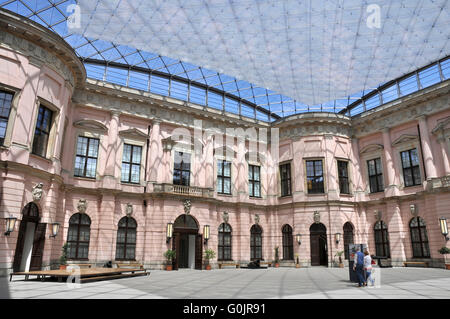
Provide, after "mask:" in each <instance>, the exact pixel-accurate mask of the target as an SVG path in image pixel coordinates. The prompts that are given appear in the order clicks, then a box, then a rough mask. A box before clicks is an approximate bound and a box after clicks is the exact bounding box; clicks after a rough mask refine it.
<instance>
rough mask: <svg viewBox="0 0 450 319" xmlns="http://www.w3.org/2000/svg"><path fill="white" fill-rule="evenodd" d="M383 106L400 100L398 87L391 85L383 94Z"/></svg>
mask: <svg viewBox="0 0 450 319" xmlns="http://www.w3.org/2000/svg"><path fill="white" fill-rule="evenodd" d="M381 93H382V98H383V104H384V103H388V102H390V101H393V100H395V99H397V98H398V92H397V85H391V86H390V87H388V88H386V89H384V90H383V91H382V92H381Z"/></svg>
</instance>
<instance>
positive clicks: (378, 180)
mask: <svg viewBox="0 0 450 319" xmlns="http://www.w3.org/2000/svg"><path fill="white" fill-rule="evenodd" d="M367 167H368V169H369V184H370V192H371V193H377V192H382V191H383V190H384V184H383V171H382V170H381V159H380V158H376V159H373V160H369V161H367Z"/></svg>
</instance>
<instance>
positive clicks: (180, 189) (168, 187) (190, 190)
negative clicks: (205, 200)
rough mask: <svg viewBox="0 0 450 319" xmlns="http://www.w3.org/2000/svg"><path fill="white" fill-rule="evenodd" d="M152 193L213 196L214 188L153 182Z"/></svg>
mask: <svg viewBox="0 0 450 319" xmlns="http://www.w3.org/2000/svg"><path fill="white" fill-rule="evenodd" d="M153 192H154V193H164V194H175V195H183V196H190V197H214V189H211V188H202V187H197V186H184V185H173V184H166V183H163V184H154V185H153Z"/></svg>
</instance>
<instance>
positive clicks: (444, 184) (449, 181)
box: [430, 175, 450, 190]
mask: <svg viewBox="0 0 450 319" xmlns="http://www.w3.org/2000/svg"><path fill="white" fill-rule="evenodd" d="M430 184H431V187H430V188H431V189H433V190H434V189H437V188H448V187H450V175H449V176H443V177H438V178H433V179H431V181H430Z"/></svg>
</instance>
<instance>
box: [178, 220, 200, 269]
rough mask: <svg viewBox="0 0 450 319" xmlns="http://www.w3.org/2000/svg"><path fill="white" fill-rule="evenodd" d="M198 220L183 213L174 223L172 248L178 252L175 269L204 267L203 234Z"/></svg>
mask: <svg viewBox="0 0 450 319" xmlns="http://www.w3.org/2000/svg"><path fill="white" fill-rule="evenodd" d="M198 229H199V226H198V222H197V221H196V220H195V218H194V217H192V216H191V215H187V214H183V215H180V216H178V217H177V219H175V222H174V223H173V240H172V249H173V250H175V252H176V257H175V259H174V260H173V269H178V268H191V269H199V270H201V269H202V254H203V245H202V235H201V234H199V233H198Z"/></svg>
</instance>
